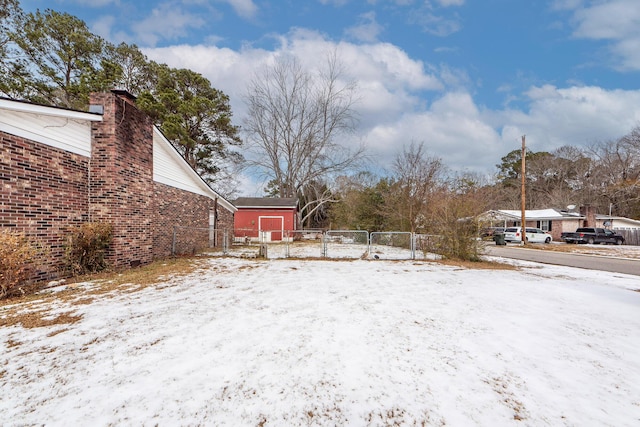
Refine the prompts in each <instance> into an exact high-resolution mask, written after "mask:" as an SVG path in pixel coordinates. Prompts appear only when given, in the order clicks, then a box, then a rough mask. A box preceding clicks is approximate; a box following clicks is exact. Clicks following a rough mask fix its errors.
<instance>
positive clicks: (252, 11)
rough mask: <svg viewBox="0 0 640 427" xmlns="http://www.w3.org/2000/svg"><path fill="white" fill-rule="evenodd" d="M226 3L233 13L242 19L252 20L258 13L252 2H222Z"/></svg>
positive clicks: (233, 0)
mask: <svg viewBox="0 0 640 427" xmlns="http://www.w3.org/2000/svg"><path fill="white" fill-rule="evenodd" d="M222 1H223V2H225V3H228V4H229V5H230V6H231V7H232V8H233V10H235V12H236V13H237V14H238V15H240V16H241V17H243V18H253V17H254V16H255V15H256V13H257V12H258V7H257V6H256V5H255V3H254V2H253V0H222Z"/></svg>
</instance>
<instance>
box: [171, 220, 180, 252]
mask: <svg viewBox="0 0 640 427" xmlns="http://www.w3.org/2000/svg"><path fill="white" fill-rule="evenodd" d="M177 229H178V227H177V226H174V227H173V242H171V256H175V255H176V234H177Z"/></svg>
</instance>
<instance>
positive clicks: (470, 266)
mask: <svg viewBox="0 0 640 427" xmlns="http://www.w3.org/2000/svg"><path fill="white" fill-rule="evenodd" d="M432 262H435V263H438V264H442V265H447V266H450V267H459V268H464V269H467V270H518V267H516V266H514V265H511V264H504V263H501V262H495V261H461V260H456V259H444V260H438V261H432Z"/></svg>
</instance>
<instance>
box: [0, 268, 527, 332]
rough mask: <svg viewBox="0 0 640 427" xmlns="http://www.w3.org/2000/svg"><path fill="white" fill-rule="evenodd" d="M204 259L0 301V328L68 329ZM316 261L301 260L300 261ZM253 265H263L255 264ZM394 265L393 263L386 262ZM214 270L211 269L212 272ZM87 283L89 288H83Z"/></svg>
mask: <svg viewBox="0 0 640 427" xmlns="http://www.w3.org/2000/svg"><path fill="white" fill-rule="evenodd" d="M205 259H206V258H204V257H197V258H192V257H189V258H186V257H185V258H172V259H167V260H162V261H157V262H154V263H152V264H149V265H146V266H142V267H139V268H134V269H130V270H126V271H122V272H102V273H97V274H91V275H85V276H79V277H76V278H74V279H73V280H72V281H69V282H68V283H67V284H66V285H65V289H63V290H59V291H56V292H53V291H51V290H50V291H49V292H47V290H45V291H43V292H40V293H38V294H31V295H26V296H22V297H15V298H10V299H5V300H0V327H5V326H13V325H18V324H19V325H22V327H24V328H39V327H47V326H53V325H70V324H73V323H76V322H78V321H79V320H81V319H82V315H78V314H76V313H75V311H73V307H77V306H82V305H88V304H91V303H92V302H93V301H94V299H95V298H96V296H100V297H101V298H104V297H109V296H115V295H121V294H123V293H132V292H138V291H140V290H142V289H145V288H147V287H149V286H153V285H155V284H157V283H159V282H161V281H163V280H167V279H169V278H171V277H176V276H178V277H179V276H185V275H189V274H192V273H194V272H196V271H197V270H198V269H199V268H200V266H201V265H202V261H203V260H205ZM312 260H317V259H315V258H310V259H301V261H312ZM321 260H323V261H327V262H333V261H353V260H343V259H336V260H327V259H325V258H322V259H321ZM255 262H256V263H260V262H264V261H261V260H256V261H255ZM385 262H394V261H385ZM425 262H429V263H437V264H441V265H446V266H453V267H458V268H464V269H480V270H515V269H517V267H514V266H512V265H509V264H502V263H497V262H488V261H480V262H470V261H459V260H440V261H425ZM255 267H256V265H253V264H248V265H246V266H244V267H240V269H239V270H250V269H253V268H255ZM215 269H216V267H214V270H215ZM87 283H89V284H90V285H91V286H84V285H85V284H87ZM54 302H55V303H64V304H66V305H67V307H69V308H70V310H68V311H66V312H62V313H61V312H60V310H59V309H58V311H56V312H55V313H53V312H52V310H53V307H56V306H58V307H59V306H60V304H52V303H54ZM64 330H65V329H61V330H58V331H55V332H53V333H54V334H57V333H60V332H63V331H64Z"/></svg>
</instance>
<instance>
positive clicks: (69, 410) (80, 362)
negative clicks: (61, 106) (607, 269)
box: [0, 258, 640, 426]
mask: <svg viewBox="0 0 640 427" xmlns="http://www.w3.org/2000/svg"><path fill="white" fill-rule="evenodd" d="M201 262H202V263H203V265H202V268H201V269H200V270H198V271H197V272H196V273H194V274H191V275H189V276H186V277H177V278H173V279H168V280H167V281H166V282H162V283H158V284H157V285H154V286H151V287H147V288H144V289H142V290H139V291H136V292H113V293H109V294H106V295H102V296H94V297H93V298H94V300H93V301H92V302H91V303H83V304H79V302H81V301H82V300H83V299H84V300H86V295H85V292H84V288H85V287H86V288H91V287H92V286H94V285H92V284H91V283H89V284H86V285H84V286H80V287H78V288H76V289H75V291H74V292H76V293H77V299H78V301H77V302H76V303H74V301H73V299H71V300H63V299H60V300H59V301H57V302H56V303H55V304H53V312H54V314H55V313H65V312H68V313H69V314H72V315H76V316H82V319H81V320H80V321H78V322H76V323H73V324H64V325H54V326H50V327H40V328H32V329H26V328H23V327H22V326H7V327H3V328H0V345H1V348H0V351H1V353H0V354H1V355H2V356H1V357H0V391H1V396H2V397H1V399H0V424H1V425H3V426H17V425H36V424H38V425H47V426H63V425H64V426H68V425H92V426H103V425H136V426H137V425H156V424H158V425H216V426H217V425H222V426H225V425H226V426H257V425H261V426H262V425H266V426H269V425H274V426H281V425H287V426H288V425H294V426H297V425H319V426H335V425H349V426H369V425H371V426H382V425H435V426H440V425H448V426H474V425H478V426H489V425H491V426H497V425H501V426H504V425H507V426H508V425H518V426H519V425H527V426H544V425H548V426H558V425H560V426H564V425H566V426H586V425H601V426H636V425H640V357H638V356H639V352H640V350H639V349H640V292H637V289H638V288H640V285H639V284H638V279H637V277H634V276H625V275H620V274H611V273H604V272H596V271H593V272H591V271H586V270H579V274H575V272H576V270H574V269H571V268H566V267H558V266H546V265H540V264H534V263H526V262H517V261H509V262H511V263H516V264H518V265H520V266H521V269H520V270H468V269H462V268H456V267H448V266H443V265H438V264H435V263H430V262H425V261H382V260H380V261H368V260H354V261H324V260H311V261H309V260H307V261H304V260H269V261H257V260H253V259H240V258H208V259H203V260H202V261H201ZM574 277H579V279H576V278H574ZM85 302H86V301H85ZM2 316H3V314H2V309H1V308H0V317H2Z"/></svg>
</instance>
